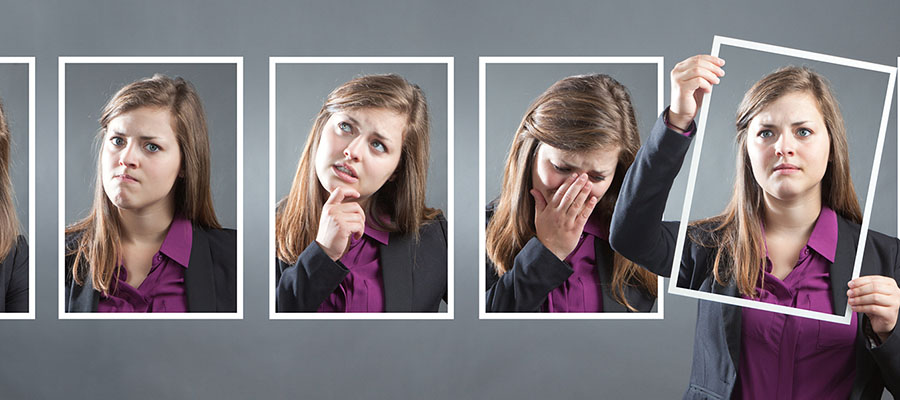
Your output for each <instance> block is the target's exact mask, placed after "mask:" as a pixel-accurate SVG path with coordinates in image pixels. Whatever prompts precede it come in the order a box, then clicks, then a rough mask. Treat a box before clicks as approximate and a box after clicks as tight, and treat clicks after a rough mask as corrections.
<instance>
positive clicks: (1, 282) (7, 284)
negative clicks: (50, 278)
mask: <svg viewBox="0 0 900 400" xmlns="http://www.w3.org/2000/svg"><path fill="white" fill-rule="evenodd" d="M0 299H3V302H0V312H28V242H26V241H25V236H22V235H19V237H17V238H16V245H15V247H13V248H11V249H10V250H9V253H7V254H6V258H4V259H3V262H2V263H0Z"/></svg>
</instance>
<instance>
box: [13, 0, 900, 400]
mask: <svg viewBox="0 0 900 400" xmlns="http://www.w3.org/2000/svg"><path fill="white" fill-rule="evenodd" d="M5 3H7V4H3V7H2V9H3V13H2V14H0V37H4V38H9V40H6V41H5V42H4V49H3V53H4V54H5V55H35V56H37V78H38V83H37V109H38V115H37V117H38V118H37V135H38V136H37V143H39V144H41V145H42V146H43V148H42V150H41V151H40V152H38V153H37V160H36V161H37V178H38V182H39V184H38V188H37V204H36V206H37V209H38V210H39V211H40V212H39V213H38V218H37V230H38V232H37V246H38V248H39V251H38V252H37V254H38V256H37V274H36V279H37V283H36V284H37V294H36V295H37V296H36V299H37V304H36V306H37V319H36V320H35V321H0V343H4V344H6V346H5V347H4V348H5V349H6V350H5V351H4V352H3V362H2V363H0V387H2V388H3V391H4V397H8V398H61V397H67V398H91V397H108V398H111V397H121V396H123V395H125V396H128V397H134V398H160V397H162V398H214V399H232V398H234V399H243V398H268V399H281V398H285V399H287V398H297V397H301V396H302V397H304V398H366V397H369V398H437V399H456V398H491V399H519V398H556V397H563V398H586V399H587V398H590V399H598V398H603V399H670V398H679V397H680V396H681V394H682V393H683V392H684V390H685V389H686V387H687V384H688V377H689V374H690V364H691V354H692V345H693V337H694V323H695V318H696V300H693V299H687V298H684V297H680V296H668V297H667V298H666V300H667V301H666V310H665V311H666V318H665V320H662V321H597V320H594V321H588V320H580V321H574V320H573V321H498V320H491V321H479V320H478V317H477V315H478V314H477V305H478V297H479V296H481V295H482V293H483V292H482V291H481V290H480V288H478V279H477V277H478V270H479V269H480V268H481V260H480V259H479V257H478V250H477V249H478V238H477V235H476V234H475V233H476V232H477V231H478V230H477V229H478V213H480V212H482V210H479V209H478V203H479V201H478V194H477V190H475V188H476V185H475V182H477V176H478V152H477V141H478V56H479V55H494V56H500V55H511V56H512V55H515V56H522V55H529V56H531V55H574V56H578V55H612V56H627V55H633V56H646V55H660V56H665V57H666V65H665V67H666V71H668V70H670V69H671V68H672V66H674V65H675V63H677V62H678V61H680V60H682V59H684V58H686V57H688V56H691V55H694V54H696V53H700V52H709V51H710V48H711V46H712V37H713V35H715V34H720V35H725V36H731V37H737V38H742V39H747V40H755V41H760V42H764V43H772V44H778V45H782V46H787V47H793V48H799V49H805V50H810V51H817V52H822V53H826V54H835V55H841V56H844V57H849V58H857V59H863V60H867V61H871V62H877V63H881V64H888V65H894V64H896V62H897V56H898V55H900V25H898V24H897V23H896V22H897V21H896V20H897V17H898V15H900V3H898V2H896V1H895V0H884V1H873V2H869V3H866V5H865V6H860V5H858V4H851V3H847V2H845V1H841V0H824V1H823V0H819V1H794V2H790V3H784V2H781V1H766V0H763V1H756V2H734V3H731V4H719V3H713V2H708V1H701V0H691V1H683V2H668V3H660V2H656V1H649V0H632V1H629V2H627V3H626V2H611V1H596V0H583V1H562V2H553V3H549V2H546V3H540V2H532V3H528V2H524V3H523V2H519V1H512V0H501V1H495V2H491V3H484V2H480V1H466V0H463V1H458V2H438V1H426V2H422V1H405V0H400V1H394V2H390V3H388V2H372V1H361V0H347V1H342V2H330V3H329V2H325V3H323V2H313V1H304V2H296V1H286V0H272V1H254V2H245V3H241V4H235V5H223V4H221V2H214V1H208V0H206V1H192V2H189V3H188V4H184V2H183V1H174V0H157V1H155V2H152V3H149V2H148V3H120V2H112V1H105V2H96V3H94V4H86V3H80V4H74V3H70V2H65V1H35V2H29V3H18V2H5ZM842 28H844V29H842ZM59 55H85V56H87V55H242V56H244V57H245V59H244V61H245V64H244V66H245V93H244V96H245V97H244V100H245V101H244V104H245V116H246V117H245V140H244V152H245V153H244V154H245V170H244V182H245V189H246V190H245V193H244V218H245V222H246V224H245V232H244V237H245V239H246V240H245V247H244V250H245V252H244V261H245V265H246V268H245V270H244V278H245V279H244V288H245V296H244V306H245V308H244V310H245V311H244V313H245V318H244V320H242V321H98V320H93V321H60V320H57V318H56V314H57V304H58V303H57V291H56V289H57V287H58V286H57V284H58V277H57V271H58V264H57V261H58V250H57V245H58V233H57V227H58V220H57V218H58V216H57V212H56V207H57V189H56V188H57V186H56V182H57V159H56V154H57V146H56V145H55V143H56V142H57V115H56V112H57V94H56V93H57V75H56V74H57V56H59ZM270 55H279V56H284V55H304V56H309V55H323V56H324V55H328V56H334V55H354V56H383V55H394V56H399V55H405V56H455V57H456V59H455V65H456V67H455V69H456V71H455V72H456V74H455V80H456V91H455V99H456V104H455V105H456V120H455V121H456V129H455V138H454V140H455V146H456V147H455V154H456V159H455V167H456V170H455V175H454V178H455V179H454V184H455V187H456V190H455V192H454V196H455V206H456V215H455V216H454V217H455V218H454V222H455V224H456V226H455V227H456V231H457V235H456V242H455V248H454V249H453V250H454V251H455V257H456V259H455V261H456V270H455V274H456V276H455V278H456V280H455V284H456V294H457V296H456V303H455V305H456V310H455V311H456V312H455V314H456V316H455V317H456V318H455V320H453V321H270V320H268V282H269V275H268V266H269V265H270V263H269V258H268V236H269V235H268V232H269V227H268V226H267V225H268V224H267V221H268V218H267V216H268V210H269V207H270V203H269V199H268V196H267V195H266V194H267V193H268V179H267V176H266V171H268V158H267V153H268V139H267V137H268V135H267V134H268V122H267V121H268V59H267V57H268V56H270ZM666 93H668V89H667V90H666ZM646 117H648V116H644V117H642V118H646ZM891 118H892V119H891V124H890V125H889V127H888V132H891V133H890V134H889V135H888V138H887V140H886V143H885V149H886V152H885V158H884V160H885V161H884V163H882V175H881V178H880V182H883V183H890V181H892V180H895V179H896V166H897V164H896V150H895V149H896V146H897V141H896V129H897V126H896V124H895V123H894V118H896V113H895V112H894V111H892V114H891ZM885 191H886V192H888V193H892V192H893V189H891V188H890V185H886V186H884V187H883V188H880V189H879V190H878V192H879V195H880V193H881V192H885ZM681 195H683V193H673V199H675V198H678V197H680V196H681ZM894 196H895V195H894ZM679 203H680V202H679ZM889 203H890V204H886V205H877V206H878V207H881V209H886V210H894V209H896V206H897V205H896V201H890V202H889ZM876 209H878V208H877V207H876ZM895 214H896V212H895V211H885V214H884V215H883V216H880V218H885V219H889V220H895ZM126 393H127V394H126Z"/></svg>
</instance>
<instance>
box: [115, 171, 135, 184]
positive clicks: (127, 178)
mask: <svg viewBox="0 0 900 400" xmlns="http://www.w3.org/2000/svg"><path fill="white" fill-rule="evenodd" d="M113 178H115V179H119V180H121V181H122V182H135V183H137V182H138V180H137V179H136V178H135V177H133V176H131V175H128V174H125V173H121V174H115V175H113Z"/></svg>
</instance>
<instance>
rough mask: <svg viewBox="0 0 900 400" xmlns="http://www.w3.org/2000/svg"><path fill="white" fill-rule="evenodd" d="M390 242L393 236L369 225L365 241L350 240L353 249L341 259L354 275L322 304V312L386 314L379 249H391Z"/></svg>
mask: <svg viewBox="0 0 900 400" xmlns="http://www.w3.org/2000/svg"><path fill="white" fill-rule="evenodd" d="M389 238H390V233H388V232H383V231H380V230H378V229H375V228H374V227H372V226H371V225H369V224H368V223H366V227H365V231H364V234H363V236H362V237H361V238H359V239H358V240H357V239H354V238H352V237H351V238H350V249H349V250H347V254H344V256H343V257H341V259H340V262H341V263H342V264H344V267H346V268H347V269H349V270H350V273H348V274H347V276H346V277H345V278H344V280H343V281H342V282H341V284H340V285H338V288H337V289H336V290H335V291H334V293H332V294H331V295H330V296H328V299H326V300H325V301H324V302H322V305H320V306H319V310H318V311H319V312H384V278H383V277H382V274H381V262H380V260H379V255H378V246H379V243H381V244H383V245H387V244H388V239H389Z"/></svg>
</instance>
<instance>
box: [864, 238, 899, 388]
mask: <svg viewBox="0 0 900 400" xmlns="http://www.w3.org/2000/svg"><path fill="white" fill-rule="evenodd" d="M895 242H896V239H895ZM898 251H900V246H897V245H896V244H895V246H894V264H893V265H894V268H893V273H894V276H893V277H892V278H894V280H896V281H897V282H898V284H900V256H898ZM862 315H863V318H862V319H861V321H860V322H861V323H864V324H868V323H869V322H868V317H865V314H862ZM897 321H898V325H900V315H898V316H897ZM867 342H868V340H867ZM868 347H869V352H870V353H871V354H872V358H874V359H875V364H877V365H878V372H879V373H880V374H881V379H882V381H883V382H884V385H885V387H887V389H888V391H890V392H891V394H892V395H893V396H894V397H895V398H900V327H897V326H894V331H893V332H891V334H890V335H889V336H888V337H887V339H886V340H885V341H884V342H882V343H881V344H880V345H878V346H874V347H872V346H868Z"/></svg>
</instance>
